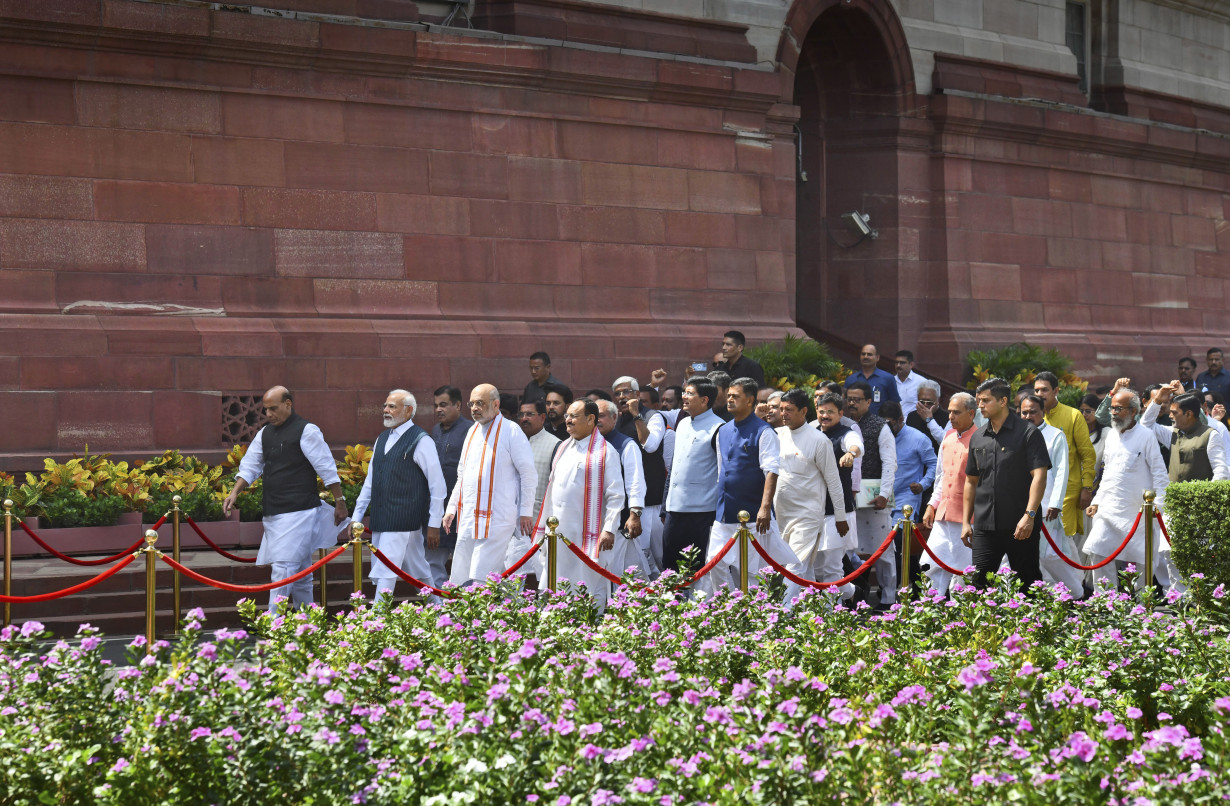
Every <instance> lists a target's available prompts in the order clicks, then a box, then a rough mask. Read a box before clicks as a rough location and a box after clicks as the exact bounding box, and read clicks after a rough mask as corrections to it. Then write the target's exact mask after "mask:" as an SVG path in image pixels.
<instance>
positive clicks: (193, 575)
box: [158, 543, 350, 593]
mask: <svg viewBox="0 0 1230 806" xmlns="http://www.w3.org/2000/svg"><path fill="white" fill-rule="evenodd" d="M348 548H350V544H349V543H343V544H342V545H340V546H338V547H337V548H335V549H334V550H333V551H332V552H330V553H329V554H326V555H325V556H324V557H322V558H321V559H319V560H317V561H316V562H314V563H312V564H311V565H309V566H308V567H307V568H305V569H303V570H302V571H300V572H299V573H297V574H292V575H291V576H288V577H286V579H277V580H274V581H273V582H267V583H265V584H263V585H233V584H231V583H229V582H220V581H218V580H216V579H210V578H209V577H207V576H205V575H204V574H198V573H197V572H196V571H193V570H192V569H191V568H189V567H188V566H186V565H181V564H180V563H177V562H175V560H173V559H171V558H170V557H168V556H167V555H165V554H163V553H162V552H161V551H160V552H158V559H160V560H162V561H163V562H165V563H166V564H167V565H169V566H171V567H172V568H174V569H175V570H176V571H178V572H179V573H181V574H183V575H184V576H186V577H188V578H189V579H191V580H194V581H196V582H200V583H201V584H202V585H209V586H210V587H214V588H218V589H219V590H224V591H231V592H232V593H261V592H262V591H271V590H273V589H274V588H280V587H282V586H284V585H289V584H291V583H292V582H298V581H299V580H301V579H303V578H304V577H305V576H308V575H309V574H314V573H316V571H317V570H319V569H320V567H321V566H322V565H324V564H325V563H328V562H331V561H333V560H336V559H337V558H338V557H340V556H341V555H342V553H343V552H345V551H346V550H347V549H348Z"/></svg>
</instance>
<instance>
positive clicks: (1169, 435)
mask: <svg viewBox="0 0 1230 806" xmlns="http://www.w3.org/2000/svg"><path fill="white" fill-rule="evenodd" d="M1161 412H1162V407H1161V406H1159V405H1157V403H1156V402H1154V401H1149V405H1148V406H1145V413H1144V414H1142V415H1140V424H1141V425H1143V426H1144V427H1145V428H1148V429H1149V430H1150V431H1152V432H1153V435H1154V436H1155V437H1157V441H1158V442H1159V443H1160V444H1161V446H1162V447H1163V448H1169V447H1170V441H1171V440H1172V439H1173V438H1174V431H1173V430H1171V428H1170V427H1169V426H1165V425H1158V423H1157V418H1158V417H1159V416H1161Z"/></svg>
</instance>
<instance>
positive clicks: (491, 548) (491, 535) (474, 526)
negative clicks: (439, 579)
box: [442, 383, 538, 585]
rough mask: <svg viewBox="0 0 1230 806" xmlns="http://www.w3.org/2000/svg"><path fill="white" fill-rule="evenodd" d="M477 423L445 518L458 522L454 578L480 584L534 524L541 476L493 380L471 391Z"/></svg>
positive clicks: (464, 451)
mask: <svg viewBox="0 0 1230 806" xmlns="http://www.w3.org/2000/svg"><path fill="white" fill-rule="evenodd" d="M470 416H471V417H472V418H473V419H474V425H473V426H471V427H470V433H468V434H466V441H465V445H464V446H463V447H462V449H461V463H460V464H459V465H458V467H457V484H456V485H455V486H454V487H453V492H452V495H451V496H450V497H449V500H448V506H447V507H446V508H445V511H444V519H443V521H442V523H443V525H444V528H445V529H448V528H449V527H450V526H451V524H452V523H453V521H454V520H456V521H457V522H458V524H459V525H458V527H457V548H456V549H455V550H454V551H453V570H452V573H451V574H450V575H449V582H452V583H453V584H454V585H465V584H467V583H470V582H476V581H477V582H481V581H483V580H485V579H486V578H487V577H488V576H489V575H491V574H495V573H498V572H500V571H503V570H504V568H506V567H507V566H505V564H504V557H505V554H506V553H507V551H508V544H509V542H510V541H511V540H512V535H513V530H514V529H518V528H519V529H520V530H521V533H522V534H529V533H530V531H531V529H532V528H533V517H532V512H533V507H534V489H535V487H536V486H537V484H538V474H537V473H536V472H535V470H534V456H533V453H532V451H531V450H530V442H529V440H528V439H526V436H525V433H524V432H523V431H522V430H521V428H520V426H518V425H517V424H516V423H514V422H512V421H511V420H508V419H506V418H505V417H504V416H503V415H501V414H500V391H499V390H498V389H496V388H495V387H494V386H492V385H491V384H487V383H484V384H481V385H479V386H476V387H474V391H472V392H471V393H470Z"/></svg>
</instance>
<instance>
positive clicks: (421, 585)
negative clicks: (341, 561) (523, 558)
mask: <svg viewBox="0 0 1230 806" xmlns="http://www.w3.org/2000/svg"><path fill="white" fill-rule="evenodd" d="M531 553H532V552H531ZM372 556H373V557H375V558H376V559H377V560H380V562H382V563H384V565H385V567H386V568H388V569H389V570H390V571H392V572H393V573H394V574H396V575H397V576H398V578H399V579H401V580H402V581H403V582H409V583H410V584H411V585H413V586H415V587H416V588H418V589H419V590H425V591H431V592H432V593H434V594H435V595H436V596H443V597H444V598H445V599H454V598H456V596H457V593H456V591H445V590H440V589H439V588H437V587H434V586H432V585H428V584H427V583H426V582H422V581H420V580H418V579H415V578H414V577H412V576H410V575H409V574H407V573H406V572H405V571H403V570H401V568H399V567H398V566H396V565H394V564H393V562H392V560H390V559H389V558H388V557H386V556H384V552H382V551H381V550H380V549H378V548H376V547H375V546H372Z"/></svg>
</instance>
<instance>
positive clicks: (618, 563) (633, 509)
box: [597, 400, 659, 579]
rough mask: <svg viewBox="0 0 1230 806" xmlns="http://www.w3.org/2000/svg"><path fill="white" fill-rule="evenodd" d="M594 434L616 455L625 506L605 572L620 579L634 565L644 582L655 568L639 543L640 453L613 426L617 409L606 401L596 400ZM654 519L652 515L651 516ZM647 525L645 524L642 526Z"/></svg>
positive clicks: (655, 572)
mask: <svg viewBox="0 0 1230 806" xmlns="http://www.w3.org/2000/svg"><path fill="white" fill-rule="evenodd" d="M597 406H598V433H600V434H602V438H603V439H605V440H606V441H607V444H608V445H610V446H611V447H613V448H614V449H615V452H616V453H617V454H619V464H620V467H621V468H622V473H623V480H624V503H625V504H626V506H625V507H624V509H623V511H622V512H621V513H620V515H619V518H620V521H621V522H622V523H623V528H622V530H621V531H620V532H619V533H618V534H616V536H615V546H614V547H613V548H612V549H611V551H610V553H609V554H608V555H607V556H606V558H605V560H606V563H607V570H608V571H610V572H611V573H612V574H614V575H615V576H617V577H623V575H624V573H625V572H626V571H627V570H628V568H630V567H633V566H635V567H636V568H637V569H639V571H640V573H641V576H642V577H644V578H645V579H653V578H655V577H656V576H657V575H658V571H659V568H658V565H657V562H656V561H655V560H654V559H653V555H652V554H651V553H650V550H649V542H648V540H646V541H645V542H644V543H641V542H640V539H641V538H642V537H646V535H645V532H644V531H643V528H642V526H641V524H642V523H644V521H643V520H642V518H641V512H642V511H644V509H645V470H644V467H643V466H642V464H641V458H642V456H643V453H642V451H641V447H640V446H639V445H638V444H637V443H636V439H635V438H633V437H630V436H628V435H627V434H625V433H623V432H621V431H620V430H619V429H618V427H617V426H616V423H617V422H618V420H619V409H618V408H617V407H616V405H615V403H613V402H612V401H610V400H599V401H597ZM655 517H656V516H655ZM646 526H648V524H646Z"/></svg>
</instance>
